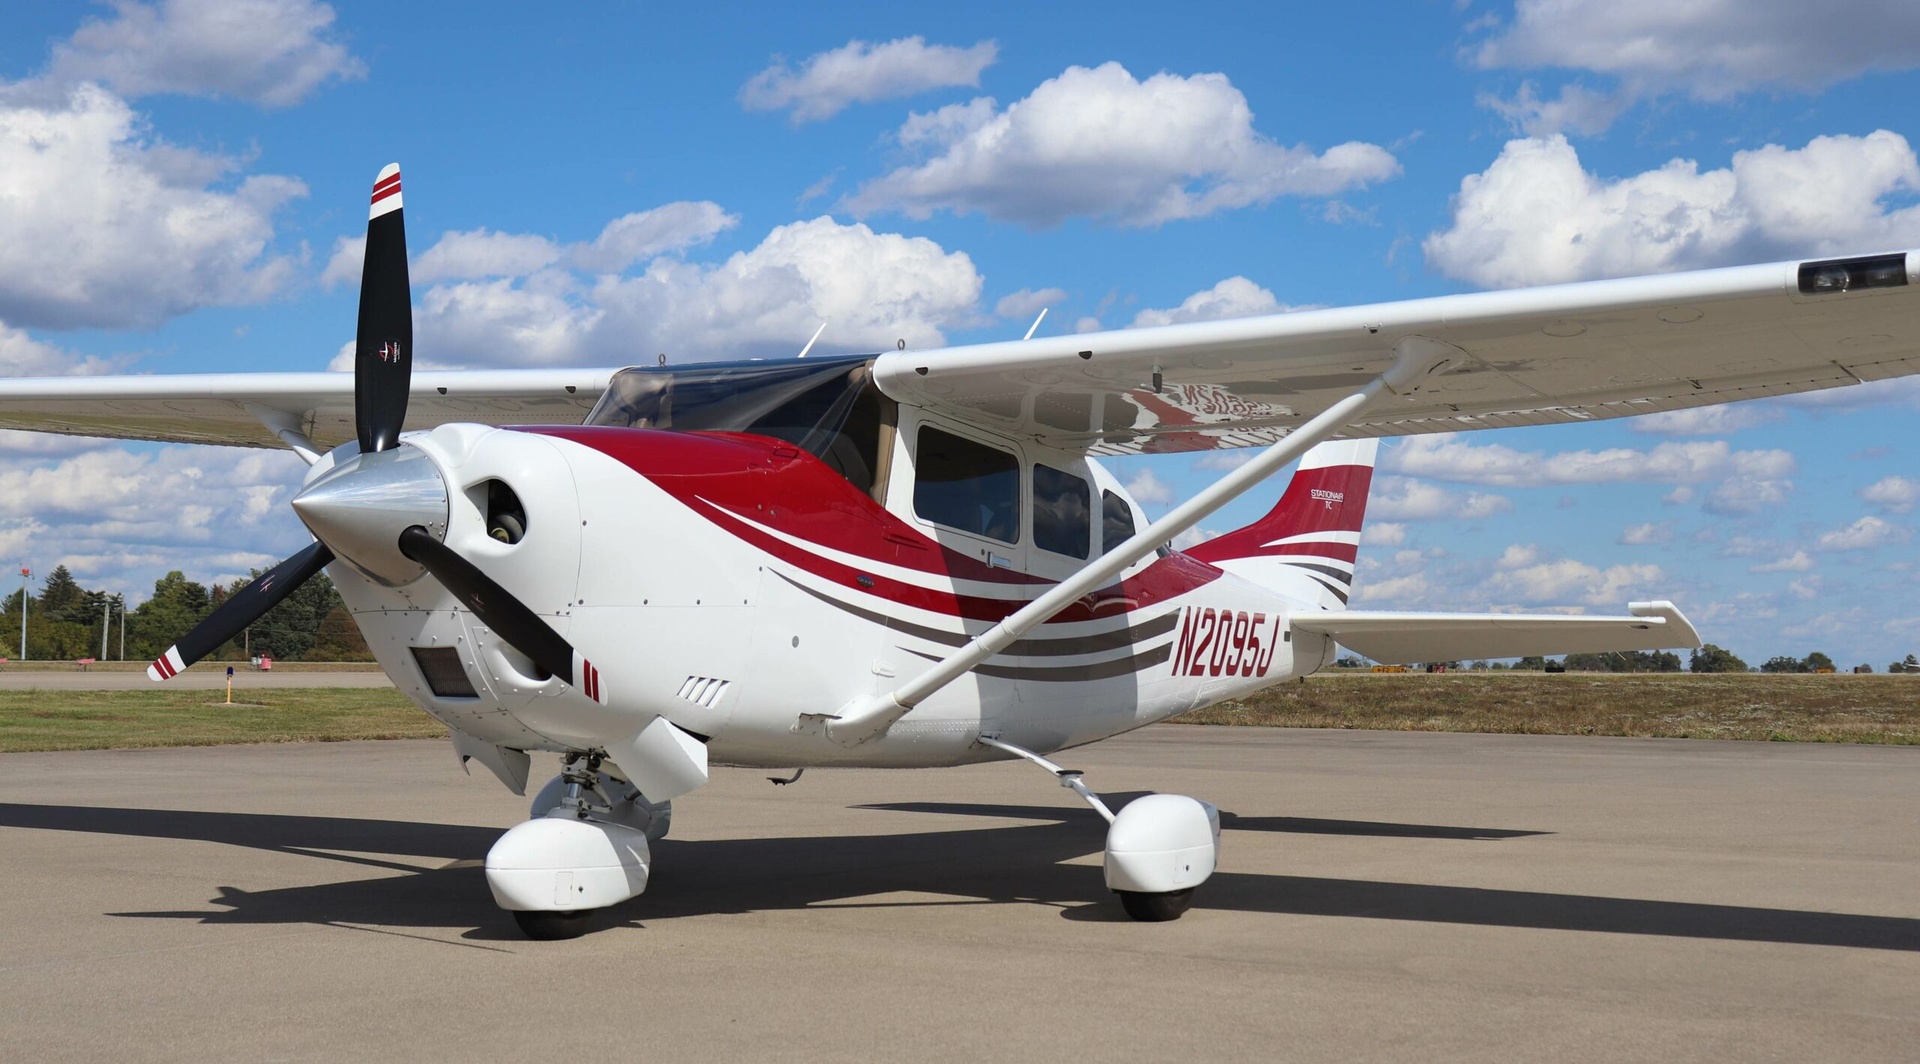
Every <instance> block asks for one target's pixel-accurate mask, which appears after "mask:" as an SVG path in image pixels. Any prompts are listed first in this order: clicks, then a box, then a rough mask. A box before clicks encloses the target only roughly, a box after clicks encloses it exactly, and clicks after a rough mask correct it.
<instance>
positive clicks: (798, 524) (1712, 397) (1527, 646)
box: [0, 165, 1920, 938]
mask: <svg viewBox="0 0 1920 1064" xmlns="http://www.w3.org/2000/svg"><path fill="white" fill-rule="evenodd" d="M402 215H403V210H402V197H401V188H400V171H399V167H398V166H397V165H390V166H388V167H386V168H385V169H383V170H381V171H380V174H379V177H378V179H377V181H376V183H375V184H374V186H373V194H372V201H371V206H370V211H369V219H368V223H367V244H366V259H365V268H364V272H363V275H362V287H361V294H360V311H359V325H358V340H357V348H356V359H355V364H354V372H353V373H352V374H351V376H349V375H346V374H333V373H261V374H251V373H248V374H206V375H178V376H145V377H141V376H119V377H67V378H58V379H31V380H5V381H0V427H8V428H18V429H33V430H41V431H50V432H61V433H69V434H77V435H87V436H105V437H115V438H121V439H135V440H155V441H167V442H201V443H220V444H240V445H250V446H275V445H285V446H287V447H290V448H292V449H293V450H294V451H295V452H296V453H298V454H299V455H300V456H301V457H302V458H303V459H305V460H306V461H307V462H308V463H309V465H310V467H311V468H310V469H309V470H308V471H307V475H306V478H305V481H304V483H303V485H302V486H301V488H300V490H299V492H298V494H297V495H295V496H294V498H293V502H292V505H293V508H294V510H295V512H296V513H297V514H298V515H299V517H300V519H301V520H302V521H303V522H305V524H306V526H307V528H308V529H309V530H310V531H311V532H312V534H313V538H314V542H313V543H312V545H310V546H308V547H307V548H306V549H304V550H302V551H300V552H299V553H297V554H295V555H293V556H292V557H290V558H288V559H286V560H285V561H283V562H281V563H279V564H278V565H276V566H275V567H274V568H273V569H272V570H271V571H269V572H268V573H267V574H265V575H264V576H262V577H261V578H260V579H258V580H255V581H254V582H253V583H251V584H250V585H248V586H247V587H246V588H244V589H242V590H241V591H239V592H238V593H236V594H235V595H233V596H232V597H230V598H228V599H227V600H226V601H225V602H223V603H222V604H221V605H220V606H219V608H217V609H216V610H214V611H213V613H212V614H211V615H209V616H208V617H207V618H206V619H205V620H204V621H202V622H201V623H200V624H199V625H198V626H196V627H195V628H194V629H193V630H192V631H189V632H187V633H185V634H183V635H181V636H180V637H179V639H178V641H177V642H176V643H175V644H174V645H173V646H171V647H169V648H168V649H167V651H166V652H165V653H164V654H163V655H162V656H161V657H160V658H159V659H158V660H156V661H155V662H154V663H153V665H152V666H151V668H150V669H149V670H148V672H149V675H151V676H152V677H153V678H154V679H156V680H165V679H167V678H169V677H172V676H175V675H177V674H179V673H180V672H181V671H182V670H184V669H186V668H188V667H189V666H191V665H192V664H193V663H194V662H196V661H199V660H200V659H201V658H202V657H204V656H205V655H207V654H209V653H211V652H212V651H214V650H215V649H216V648H218V647H219V646H220V645H222V644H223V643H225V642H226V641H227V640H228V639H230V638H232V637H233V636H235V635H236V634H237V633H239V632H240V631H241V630H242V629H243V628H244V627H246V625H247V624H248V623H249V622H251V621H253V620H255V619H256V618H258V617H259V616H260V615H261V614H263V613H264V612H265V611H267V610H268V609H269V608H271V607H272V606H273V605H274V604H275V603H277V602H278V601H280V600H281V599H282V598H284V597H285V596H286V595H287V594H288V593H290V592H291V591H293V590H294V589H295V588H296V587H298V586H300V584H301V583H302V582H303V581H305V580H307V579H308V578H310V577H311V576H312V575H313V574H314V573H317V572H319V571H320V570H321V569H323V568H324V569H326V570H327V571H328V572H329V574H330V575H331V576H332V578H333V581H334V583H335V584H336V585H337V586H338V588H339V590H340V594H341V596H342V598H343V599H344V600H345V602H346V604H347V607H348V608H349V609H350V610H351V611H352V613H353V616H354V618H355V620H356V622H357V623H358V624H359V626H360V628H361V630H362V631H363V632H364V633H365V635H366V639H367V643H368V645H369V646H370V647H371V648H372V650H373V653H374V655H375V657H376V658H377V659H378V660H379V663H380V665H381V667H382V668H383V669H384V670H385V671H386V672H387V674H388V675H389V676H391V677H392V678H393V681H394V683H395V684H396V685H397V686H398V687H399V688H400V690H401V691H403V692H405V693H406V694H407V695H408V696H409V697H410V698H411V699H413V701H415V702H416V703H418V704H419V705H420V706H421V708H423V709H424V710H426V711H427V712H428V713H430V714H432V715H433V716H434V717H436V718H438V719H439V720H441V721H442V722H444V723H445V724H446V725H447V727H448V729H449V731H450V732H451V734H452V739H453V748H454V751H455V752H456V753H457V755H458V757H459V760H460V763H461V764H462V765H463V766H466V765H467V764H468V763H469V762H474V761H477V762H479V763H480V764H481V765H482V766H484V767H485V768H487V769H489V770H491V771H492V773H493V774H494V775H495V776H497V777H498V778H499V779H500V781H501V782H502V783H504V784H505V785H506V786H507V787H509V788H511V789H512V790H513V791H514V792H515V793H517V794H522V795H524V794H525V793H526V792H527V787H528V776H529V772H530V766H531V758H530V756H529V751H536V750H539V751H551V752H555V753H558V754H560V755H561V758H562V767H561V771H560V773H559V775H557V776H556V777H554V778H553V779H552V780H550V781H548V782H547V783H546V785H545V786H544V787H541V788H540V789H539V790H538V791H537V792H536V797H535V798H534V800H533V802H532V808H531V811H530V819H528V820H527V821H526V822H525V823H522V824H520V825H518V826H516V827H514V828H512V829H511V830H509V831H507V832H506V834H505V835H504V836H503V837H502V838H501V839H500V840H499V842H498V843H497V844H496V845H495V846H494V847H493V848H492V849H491V851H490V852H489V853H488V855H487V860H486V876H487V882H488V884H489V887H490V889H491V891H492V893H493V896H494V899H495V901H496V902H497V903H498V904H499V905H500V906H502V907H503V908H505V909H508V910H510V911H512V912H513V914H514V917H515V918H516V920H517V921H518V923H519V925H520V927H521V928H522V929H523V930H524V931H525V932H526V933H527V934H528V935H530V936H533V937H536V938H565V937H572V936H574V935H578V934H580V933H582V931H584V930H585V929H586V927H587V925H588V914H589V913H591V912H593V911H594V910H598V909H603V908H606V907H608V906H612V905H616V904H619V903H621V902H624V901H626V900H627V899H629V898H632V897H634V896H635V895H638V894H640V893H641V892H642V891H643V890H645V888H646V885H647V878H648V872H649V867H650V863H651V860H652V858H651V853H650V850H649V845H648V844H649V842H650V841H656V840H658V839H659V838H660V837H661V836H663V835H664V834H665V833H666V832H667V830H668V827H669V824H670V822H671V816H672V805H671V803H672V800H673V799H675V798H678V797H680V796H682V795H685V794H687V793H689V792H691V791H693V790H694V789H695V788H697V787H699V786H700V785H701V784H702V783H704V782H705V781H706V779H707V778H708V773H709V770H710V767H711V766H715V765H730V766H751V767H758V768H770V769H781V770H786V769H799V770H801V771H804V770H805V769H806V768H809V767H814V766H862V767H888V768H927V767H939V766H953V765H964V764H970V763H976V762H982V761H992V760H999V759H1012V758H1023V759H1025V760H1026V761H1029V762H1032V763H1033V764H1034V765H1036V766H1038V767H1040V768H1041V769H1044V770H1045V771H1047V772H1049V773H1052V774H1053V775H1054V776H1055V777H1056V778H1057V780H1058V782H1059V783H1060V784H1061V785H1062V786H1065V787H1068V788H1070V789H1072V790H1073V791H1074V792H1076V793H1077V794H1078V795H1079V796H1080V797H1081V798H1083V799H1084V800H1085V801H1086V802H1087V803H1088V804H1089V805H1091V806H1092V807H1093V809H1094V810H1095V811H1096V812H1098V813H1099V815H1100V816H1101V817H1102V818H1103V819H1104V820H1105V821H1106V822H1107V824H1108V828H1107V836H1106V850H1105V869H1104V874H1105V882H1106V885H1107V886H1108V887H1109V888H1110V889H1112V890H1113V891H1115V892H1117V893H1118V895H1119V897H1120V901H1121V904H1122V905H1123V907H1124V908H1125V910H1126V912H1127V913H1128V914H1130V915H1131V916H1133V917H1135V918H1137V919H1141V920H1169V919H1174V918H1177V917H1178V916H1179V915H1180V914H1181V913H1182V912H1184V911H1185V910H1186V908H1187V907H1188V905H1189V904H1190V903H1191V901H1192V898H1193V892H1194V889H1195V888H1196V887H1198V886H1199V885H1200V884H1201V883H1202V882H1203V881H1205V880H1206V879H1207V877H1208V876H1209V875H1210V874H1211V873H1212V872H1213V870H1214V867H1215V864H1216V862H1217V860H1218V854H1219V832H1220V825H1219V817H1218V814H1217V811H1216V810H1215V809H1214V807H1212V806H1211V805H1209V804H1207V803H1205V802H1202V801H1199V800H1197V799H1194V798H1189V797H1184V796H1178V795H1148V796H1145V797H1142V798H1138V799H1135V800H1134V801H1132V802H1130V803H1128V804H1127V805H1125V806H1124V807H1123V808H1121V809H1119V810H1117V811H1115V810H1113V809H1111V808H1109V807H1108V806H1107V804H1106V803H1105V802H1104V801H1103V800H1102V799H1101V798H1100V796H1099V794H1098V793H1096V792H1095V791H1094V790H1093V789H1091V788H1090V787H1089V786H1088V785H1087V784H1086V783H1085V782H1083V781H1082V779H1081V777H1080V774H1079V773H1078V772H1075V771H1073V770H1070V769H1066V768H1063V767H1061V766H1060V765H1058V764H1057V763H1055V762H1054V761H1053V760H1051V759H1050V755H1052V754H1055V753H1056V752H1058V751H1060V750H1064V749H1067V748H1070V747H1075V746H1080V745H1083V744H1086V743H1091V742H1095V741H1097V740H1100V739H1104V738H1108V737H1111V736H1114V735H1118V734H1120V733H1122V732H1126V731H1131V730H1132V729H1135V728H1139V727H1142V726H1144V725H1147V724H1152V723H1154V722H1156V721H1161V720H1165V719H1167V718H1169V717H1173V716H1177V715H1178V714H1181V713H1184V712H1187V711H1189V710H1191V709H1195V708H1197V707H1200V706H1204V705H1207V704H1210V703H1213V702H1217V701H1220V700H1223V699H1230V698H1237V697H1241V696H1244V695H1247V694H1249V693H1251V692H1253V691H1255V690H1257V689H1259V688H1262V687H1266V686H1268V685H1271V684H1275V683H1279V682H1281V681H1283V680H1287V679H1290V678H1293V677H1302V676H1306V675H1308V674H1310V673H1313V672H1315V671H1317V670H1319V669H1322V668H1324V667H1326V666H1328V665H1330V664H1331V663H1332V661H1333V658H1334V654H1335V646H1336V644H1339V645H1342V646H1345V647H1347V648H1349V649H1351V650H1354V651H1357V652H1359V653H1362V654H1365V655H1367V656H1369V657H1372V658H1374V659H1376V660H1379V661H1381V662H1413V661H1433V660H1453V659H1461V658H1494V657H1514V656H1522V655H1535V654H1541V655H1544V654H1558V653H1569V652H1599V651H1611V650H1619V651H1624V650H1652V649H1658V648H1677V647H1694V646H1698V645H1699V644H1700V639H1699V636H1698V635H1697V634H1696V633H1695V631H1694V628H1693V626H1692V625H1691V624H1690V623H1689V622H1688V621H1687V619H1686V617H1685V616H1684V615H1682V613H1681V612H1680V610H1678V609H1677V608H1675V606H1674V605H1673V604H1672V603H1670V602H1665V601H1655V602H1636V603H1631V604H1629V605H1628V606H1627V611H1626V613H1625V614H1623V615H1619V616H1584V615H1568V614H1549V615H1531V614H1514V613H1500V614H1472V613H1406V612H1387V611H1375V610H1355V609H1348V608H1346V606H1347V600H1348V596H1349V592H1350V590H1351V588H1352V586H1353V579H1354V563H1355V558H1356V555H1357V552H1358V549H1359V545H1360V539H1361V525H1362V519H1363V517H1364V515H1365V510H1366V502H1367V491H1368V486H1369V483H1370V480H1371V478H1372V472H1373V465H1374V458H1375V452H1376V448H1377V446H1378V439H1379V438H1380V437H1386V436H1397V435H1405V434H1410V433H1422V432H1436V431H1446V432H1456V431H1464V430H1475V429H1489V428H1498V427H1503V426H1513V425H1545V424H1557V423H1570V422H1581V421H1590V420H1596V419H1602V418H1613V417H1623V416H1630V415H1635V414H1645V413H1652V412H1655V411H1663V410H1675V409H1681V408H1686V407H1695V406H1703V405H1708V404H1715V403H1724V402H1730V401H1733V400H1737V399H1748V398H1754V397H1759V396H1774V395H1783V394H1787V393H1792V392H1802V391H1810V390H1814V389H1820V388H1834V387H1842V386H1846V385H1851V384H1856V383H1858V382H1861V381H1872V380H1882V379H1887V378H1892V377H1897V376H1903V375H1907V374H1913V373H1916V372H1920V357H1917V356H1916V351H1920V327H1916V322H1920V315H1917V314H1916V311H1917V310H1920V304H1916V303H1913V302H1908V300H1911V299H1913V297H1914V295H1915V293H1916V292H1917V291H1920V287H1917V286H1916V283H1915V282H1916V273H1915V270H1916V264H1915V263H1914V262H1912V261H1910V258H1909V255H1908V254H1907V253H1905V252H1898V253H1893V254H1874V255H1864V256H1857V257H1851V258H1840V259H1825V260H1819V261H1806V262H1787V263H1777V264H1771V265H1759V266H1741V267H1734V268H1729V269H1716V270H1704V271H1697V272H1691V273H1680V274H1670V275H1665V276H1656V277H1641V278H1631V279H1625V280H1610V281H1596V282H1588V283H1581V284H1567V285H1558V286H1552V287H1542V288H1532V289H1524V290H1516V291H1495V292H1483V293H1476V294H1468V295H1455V296H1443V297H1438V298H1431V299H1417V300H1411V301H1405V302H1397V303H1389V304H1381V305H1374V306H1361V307H1351V308H1340V309H1329V310H1315V311H1304V312H1297V313H1290V314H1284V315H1275V316H1269V317H1259V318H1243V319H1239V320H1232V321H1218V322H1205V323H1197V324H1185V325H1171V326H1165V327H1161V328H1150V329H1137V330H1125V331H1116V332H1105V333H1091V334H1081V335H1073V336H1051V337H1041V338H1035V339H1026V340H1021V341H1011V342H1004V343H987V344H978V345H973V346H965V347H954V348H947V349H941V350H930V351H908V350H904V349H902V350H897V351H888V352H884V353H880V354H876V355H863V356H858V357H824V358H798V359H787V360H778V361H739V362H713V363H700V364H692V365H677V366H672V367H666V366H657V367H656V366H635V367H628V368H621V369H541V370H523V371H486V372H421V373H417V374H416V373H414V372H413V371H412V362H413V357H414V351H413V328H412V303H411V295H410V290H409V284H408V276H407V250H406V236H405V231H404V226H403V223H402ZM1256 445H1261V446H1264V448H1265V449H1264V450H1263V451H1261V452H1260V453H1259V454H1258V455H1257V456H1256V457H1254V458H1253V459H1252V460H1251V461H1249V462H1247V463H1246V464H1244V465H1242V466H1240V467H1239V468H1237V469H1235V470H1233V471H1232V472H1230V473H1228V474H1226V475H1224V476H1223V477H1221V478H1220V480H1219V481H1218V482H1216V483H1215V484H1213V485H1211V486H1210V487H1208V488H1206V489H1205V490H1202V491H1201V492H1199V493H1198V494H1196V495H1194V496H1193V497H1192V498H1190V499H1188V500H1186V501H1185V502H1184V503H1181V504H1180V505H1178V506H1176V507H1174V508H1173V509H1172V510H1171V511H1170V512H1169V513H1167V514H1166V515H1165V516H1163V517H1161V518H1160V519H1158V520H1155V521H1148V520H1146V518H1145V515H1144V514H1143V513H1142V511H1141V509H1140V507H1139V505H1138V504H1137V503H1136V502H1135V501H1134V500H1133V499H1132V498H1130V497H1129V496H1128V494H1127V491H1126V489H1125V488H1123V487H1122V486H1121V485H1120V483H1119V482H1118V481H1117V480H1116V479H1115V478H1114V476H1113V475H1112V474H1111V473H1109V472H1108V471H1107V470H1105V469H1103V468H1102V467H1101V465H1100V464H1099V463H1098V461H1096V459H1097V458H1098V457H1099V456H1103V455H1113V454H1135V453H1165V452H1175V451H1197V450H1213V449H1221V448H1233V447H1252V446H1256ZM1296 460H1298V462H1299V467H1298V469H1297V471H1296V472H1295V473H1294V475H1293V478H1292V480H1291V482H1290V483H1289V484H1288V485H1287V487H1286V489H1285V491H1284V493H1283V494H1282V495H1281V497H1280V499H1279V502H1278V503H1277V504H1276V505H1275V506H1274V507H1273V509H1272V510H1271V511H1270V512H1269V513H1267V514H1266V515H1265V516H1264V517H1262V518H1261V519H1260V520H1258V521H1256V522H1254V523H1253V524H1251V525H1248V526H1247V527H1245V528H1241V529H1238V530H1236V531H1233V532H1230V533H1228V534H1226V535H1223V536H1220V537H1218V538H1215V539H1210V540H1208V541H1206V542H1204V543H1201V544H1199V545H1197V546H1194V547H1190V548H1188V549H1186V550H1184V551H1181V550H1174V549H1172V548H1171V544H1172V543H1173V541H1174V539H1175V537H1177V536H1179V535H1180V534H1181V533H1182V532H1184V531H1186V530H1188V529H1190V528H1193V527H1194V526H1195V524H1196V523H1197V522H1199V521H1201V520H1202V519H1203V518H1205V517H1206V516H1207V515H1209V514H1211V513H1213V512H1215V511H1216V510H1218V509H1219V508H1220V507H1221V506H1222V505H1224V504H1226V503H1227V502H1229V501H1231V500H1232V499H1234V498H1236V497H1238V496H1240V495H1241V494H1242V493H1244V492H1246V491H1248V490H1249V489H1251V488H1253V487H1255V486H1256V485H1258V484H1260V483H1262V482H1263V481H1265V480H1267V478H1269V477H1270V476H1272V475H1273V474H1275V473H1277V472H1279V471H1280V470H1281V469H1282V468H1283V467H1285V466H1286V465H1288V464H1290V463H1293V462H1295V461H1296ZM797 775H798V774H797V773H796V778H797ZM777 782H778V781H777Z"/></svg>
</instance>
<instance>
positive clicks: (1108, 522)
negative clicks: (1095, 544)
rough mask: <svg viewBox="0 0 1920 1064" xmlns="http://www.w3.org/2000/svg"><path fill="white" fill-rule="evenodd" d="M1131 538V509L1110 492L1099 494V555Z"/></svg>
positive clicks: (1121, 499) (1125, 502)
mask: <svg viewBox="0 0 1920 1064" xmlns="http://www.w3.org/2000/svg"><path fill="white" fill-rule="evenodd" d="M1132 538H1133V507H1131V506H1128V505H1127V500H1125V499H1123V498H1121V497H1120V496H1119V495H1118V494H1116V493H1114V492H1111V491H1103V492H1101V493H1100V553H1102V554H1105V553H1107V552H1108V551H1110V550H1112V549H1113V548H1115V547H1118V546H1119V545H1120V544H1122V543H1125V542H1126V541H1127V540H1129V539H1132Z"/></svg>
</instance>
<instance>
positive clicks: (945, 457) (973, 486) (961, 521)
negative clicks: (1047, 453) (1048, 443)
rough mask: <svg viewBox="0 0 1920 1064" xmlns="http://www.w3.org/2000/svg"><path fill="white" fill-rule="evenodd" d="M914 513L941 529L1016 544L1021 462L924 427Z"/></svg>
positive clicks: (915, 479) (916, 467)
mask: <svg viewBox="0 0 1920 1064" xmlns="http://www.w3.org/2000/svg"><path fill="white" fill-rule="evenodd" d="M913 512H914V513H917V514H919V515H920V516H921V517H922V518H923V519H925V520H928V521H932V522H933V523H934V524H936V525H945V526H947V527H948V528H954V529H959V530H960V531H962V532H971V533H973V534H974V535H976V536H985V537H987V538H988V539H997V540H999V541H1000V542H1002V543H1012V542H1015V541H1016V540H1017V539H1018V538H1019V536H1020V460H1019V459H1018V458H1015V457H1014V456H1013V454H1012V453H1011V452H1009V451H1003V450H1001V449H1000V448H998V447H989V446H987V445H986V444H984V443H975V442H973V441H972V440H969V439H965V438H963V437H960V436H955V435H954V434H952V433H950V432H942V431H940V430H939V429H936V428H933V427H932V426H927V427H925V428H922V429H921V430H920V442H919V446H918V448H917V449H916V452H915V455H914V470H913Z"/></svg>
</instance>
